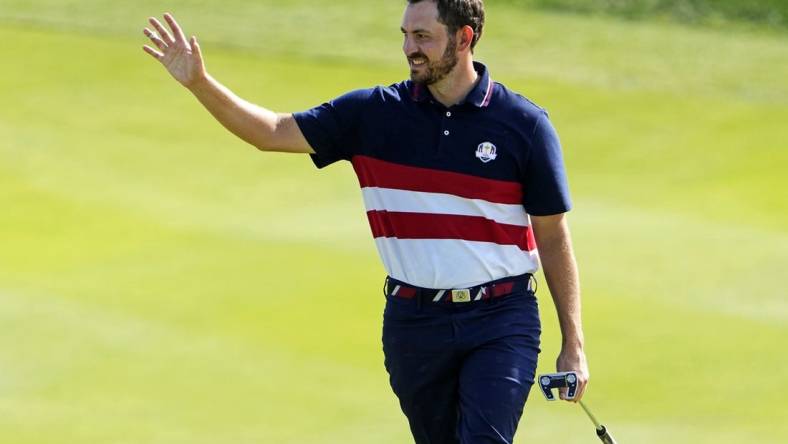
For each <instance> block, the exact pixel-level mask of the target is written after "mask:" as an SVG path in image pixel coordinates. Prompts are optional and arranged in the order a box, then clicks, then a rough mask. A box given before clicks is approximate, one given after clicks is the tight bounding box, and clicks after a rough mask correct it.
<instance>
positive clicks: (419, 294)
mask: <svg viewBox="0 0 788 444" xmlns="http://www.w3.org/2000/svg"><path fill="white" fill-rule="evenodd" d="M535 284H536V279H534V277H533V275H532V274H530V273H526V274H523V275H520V276H513V277H508V278H504V279H499V280H496V281H491V282H488V283H486V284H481V285H477V286H475V287H470V288H453V289H446V290H438V289H432V288H422V287H416V286H413V285H410V284H406V283H405V282H402V281H398V280H396V279H394V278H392V277H386V282H385V284H384V287H383V290H384V292H385V294H386V295H388V296H394V297H398V298H403V299H414V298H416V299H417V300H419V301H422V300H428V301H431V302H472V301H484V300H488V299H495V298H499V297H501V296H506V295H508V294H511V293H514V292H517V291H521V290H527V291H535V290H536V285H535Z"/></svg>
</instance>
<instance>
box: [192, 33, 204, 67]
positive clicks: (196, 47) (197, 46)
mask: <svg viewBox="0 0 788 444" xmlns="http://www.w3.org/2000/svg"><path fill="white" fill-rule="evenodd" d="M189 46H191V47H192V51H193V52H194V53H195V54H196V55H197V58H198V59H200V61H202V51H201V50H200V44H199V43H197V36H191V38H190V39H189Z"/></svg>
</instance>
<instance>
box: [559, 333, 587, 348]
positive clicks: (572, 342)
mask: <svg viewBox="0 0 788 444" xmlns="http://www.w3.org/2000/svg"><path fill="white" fill-rule="evenodd" d="M584 345H585V340H584V339H583V337H582V336H573V337H569V338H567V337H564V338H563V339H562V340H561V348H563V349H565V350H569V349H575V350H583V347H584Z"/></svg>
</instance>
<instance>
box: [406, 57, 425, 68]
mask: <svg viewBox="0 0 788 444" xmlns="http://www.w3.org/2000/svg"><path fill="white" fill-rule="evenodd" d="M408 64H409V65H410V67H411V68H418V67H420V66H424V65H426V64H427V59H426V58H425V57H408Z"/></svg>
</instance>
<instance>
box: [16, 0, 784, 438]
mask: <svg viewBox="0 0 788 444" xmlns="http://www.w3.org/2000/svg"><path fill="white" fill-rule="evenodd" d="M403 8H404V1H385V2H381V1H362V0H337V1H332V2H322V1H314V0H313V1H307V0H291V1H274V0H224V1H222V2H213V1H208V0H172V1H168V2H162V1H154V0H135V1H127V0H122V1H121V0H119V1H113V2H107V1H99V0H68V1H65V0H0V42H2V43H1V44H0V66H1V67H2V69H0V442H3V443H13V444H32V443H77V442H81V443H168V444H171V443H217V442H233V443H315V444H332V443H337V444H339V443H342V444H348V443H371V442H372V443H391V444H394V443H406V442H411V438H410V435H409V432H408V428H407V423H406V420H405V418H404V416H402V414H401V413H400V411H399V406H398V405H397V402H396V399H395V398H394V396H393V394H392V393H391V391H390V389H389V386H388V380H387V375H386V373H385V370H384V369H383V363H382V361H383V356H382V351H381V344H380V326H381V312H382V307H383V297H382V295H381V291H380V289H381V285H382V280H383V277H384V271H383V269H382V267H381V265H380V264H379V262H378V258H377V254H376V252H375V250H374V243H373V242H372V240H371V236H370V234H369V228H368V226H367V222H366V217H365V214H364V210H363V207H362V204H361V198H360V195H359V192H358V186H357V182H356V179H355V177H354V174H353V172H352V169H351V168H350V166H349V165H347V164H342V165H335V166H332V167H331V168H328V169H326V170H323V171H320V172H318V171H317V170H316V169H314V167H313V166H312V164H311V162H310V161H309V160H308V159H307V158H306V156H299V155H286V154H263V153H259V152H257V151H256V150H254V149H253V148H251V147H250V146H247V145H245V144H244V143H243V142H241V141H239V140H237V139H235V138H234V137H233V136H231V135H229V134H228V133H226V132H225V131H224V129H223V128H221V127H220V126H219V125H218V124H217V123H215V122H214V121H213V120H212V118H211V117H210V116H209V115H208V114H207V112H205V111H204V110H203V109H202V108H201V107H200V106H199V104H198V103H197V102H196V100H195V99H194V98H193V97H191V96H190V95H189V93H188V92H187V91H186V90H184V89H183V88H181V87H180V86H179V85H178V84H177V83H175V82H174V81H173V80H172V79H171V78H169V76H168V74H167V73H166V72H165V71H164V70H163V69H162V67H161V66H160V65H159V64H158V63H157V62H155V61H154V60H153V59H151V58H150V57H149V56H148V55H146V54H145V53H143V51H142V50H141V46H142V45H143V44H144V43H146V42H145V40H146V39H145V38H144V36H143V35H142V28H143V27H144V26H146V18H147V17H148V16H152V15H157V16H159V17H160V16H161V14H162V13H163V12H165V11H170V12H172V13H173V14H174V15H175V17H176V18H177V19H178V20H179V21H180V23H181V24H182V25H183V26H184V28H185V31H186V33H187V34H188V35H192V34H194V35H197V36H198V37H199V38H200V41H201V42H202V47H203V52H204V54H205V56H206V59H207V67H208V69H209V71H210V72H211V73H212V74H213V75H214V76H215V77H217V78H218V79H220V80H221V81H222V82H224V83H225V84H226V85H228V86H229V87H230V88H232V89H233V90H234V91H235V92H236V93H238V94H239V95H241V96H242V97H244V98H246V99H248V100H250V101H253V102H256V103H260V104H262V105H265V106H267V107H269V108H273V109H275V110H278V111H297V110H303V109H306V108H308V107H311V106H314V105H316V104H319V103H321V102H323V101H325V100H327V99H330V98H333V97H335V96H337V95H339V94H342V93H344V92H346V91H348V90H351V89H355V88H360V87H368V86H372V85H376V84H389V83H393V82H397V81H399V80H401V79H403V78H405V77H406V76H407V74H408V71H407V67H406V64H405V60H404V57H403V55H402V53H401V49H400V46H401V35H400V32H399V25H400V19H401V14H402V11H403ZM487 15H488V19H487V26H486V32H485V35H484V38H483V39H482V40H481V42H480V44H479V46H478V48H477V58H478V59H479V60H481V61H484V62H485V63H487V64H488V66H489V68H490V70H491V73H492V75H493V77H494V78H495V79H496V80H498V81H500V82H503V83H505V84H506V85H507V86H509V87H511V88H512V89H515V90H517V91H519V92H521V93H523V94H524V95H526V96H527V97H529V98H531V99H532V100H534V101H535V102H536V103H538V104H540V105H542V106H544V107H546V108H547V109H548V110H549V111H550V115H551V118H552V120H553V122H554V123H555V125H556V127H557V128H558V130H559V133H560V135H561V137H562V141H563V144H564V150H565V157H566V162H567V166H568V170H569V175H570V185H571V188H572V192H573V197H574V200H575V209H574V210H573V211H572V213H571V215H570V217H571V225H572V229H573V235H574V241H575V246H576V250H577V255H578V259H579V263H580V267H581V273H582V282H583V289H584V296H583V297H584V321H585V330H586V331H585V332H586V337H587V353H588V358H589V361H590V367H591V373H592V382H591V385H590V387H589V391H588V393H587V397H586V400H587V402H588V404H589V406H590V407H591V408H592V410H593V411H594V413H596V414H597V416H599V417H600V419H602V420H603V422H605V423H607V425H608V426H609V428H610V429H611V430H612V431H613V433H614V435H615V436H616V437H617V438H618V439H619V441H620V442H621V443H624V444H626V443H630V444H631V443H638V444H648V443H665V442H671V443H693V444H697V443H706V442H709V443H712V442H713V443H718V444H722V443H740V442H744V441H747V442H757V443H763V444H777V443H785V442H788V425H786V422H785V421H784V419H785V416H786V413H788V410H786V407H785V406H786V404H785V396H786V394H788V357H787V356H786V354H785V353H784V350H783V347H784V344H785V343H786V342H788V323H787V322H786V321H787V320H788V297H787V296H788V291H786V288H785V283H784V275H785V272H786V268H787V266H788V193H787V192H786V189H787V187H788V178H787V177H786V168H787V167H788V129H787V123H788V4H787V3H786V2H784V1H782V0H753V1H735V0H724V1H711V0H694V1H679V0H642V1H626V0H615V1H614V0H606V1H592V0H530V1H529V0H521V1H515V0H512V1H503V0H501V1H495V0H490V1H488V2H487ZM545 288H546V286H544V285H542V290H541V291H540V294H539V300H540V305H541V311H542V318H543V322H544V328H543V330H544V334H543V346H542V356H541V363H540V372H549V371H552V370H553V369H554V361H555V357H556V355H557V352H558V347H559V345H560V335H559V332H558V328H557V324H556V321H555V314H554V313H555V310H554V307H553V305H552V302H551V300H550V298H549V294H548V293H547V291H546V290H544V289H545ZM516 442H517V443H523V444H524V443H547V442H552V443H569V444H575V443H577V444H580V443H592V442H596V438H595V437H594V436H593V427H592V426H591V423H590V422H589V421H588V420H587V419H586V418H585V416H584V415H583V413H582V411H581V410H580V407H579V406H576V405H572V404H568V403H547V402H546V401H544V399H543V398H542V396H541V395H540V394H539V393H538V392H536V391H532V392H531V397H530V400H529V402H528V405H527V408H526V412H525V415H524V417H523V420H522V422H521V426H520V431H519V432H518V437H517V440H516Z"/></svg>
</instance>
